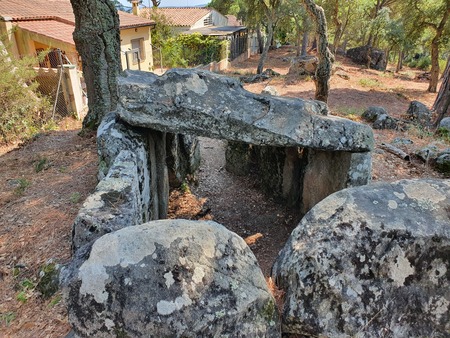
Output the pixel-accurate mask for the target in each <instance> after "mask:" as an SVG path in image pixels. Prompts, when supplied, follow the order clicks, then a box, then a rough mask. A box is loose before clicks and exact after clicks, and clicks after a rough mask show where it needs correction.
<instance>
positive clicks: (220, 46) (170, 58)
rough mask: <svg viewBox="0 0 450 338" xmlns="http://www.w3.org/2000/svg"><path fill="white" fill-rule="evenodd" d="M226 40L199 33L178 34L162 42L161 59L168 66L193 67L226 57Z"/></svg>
mask: <svg viewBox="0 0 450 338" xmlns="http://www.w3.org/2000/svg"><path fill="white" fill-rule="evenodd" d="M226 47H227V41H225V40H219V39H217V38H214V37H210V36H203V35H201V34H199V33H194V34H180V35H178V36H176V37H171V38H169V39H167V40H166V41H165V42H164V46H163V49H162V51H163V59H164V63H165V66H168V67H193V66H197V65H202V64H208V63H210V62H213V61H220V60H222V59H223V58H225V57H226V50H227V48H226Z"/></svg>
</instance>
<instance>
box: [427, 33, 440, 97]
mask: <svg viewBox="0 0 450 338" xmlns="http://www.w3.org/2000/svg"><path fill="white" fill-rule="evenodd" d="M438 82H439V39H436V36H435V37H434V38H433V40H432V41H431V71H430V84H429V85H428V91H429V92H430V93H436V90H437V85H438Z"/></svg>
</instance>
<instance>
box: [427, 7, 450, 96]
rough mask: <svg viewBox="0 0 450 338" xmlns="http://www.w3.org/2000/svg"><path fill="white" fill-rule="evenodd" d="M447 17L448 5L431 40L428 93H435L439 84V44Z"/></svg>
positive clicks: (449, 11)
mask: <svg viewBox="0 0 450 338" xmlns="http://www.w3.org/2000/svg"><path fill="white" fill-rule="evenodd" d="M449 15H450V4H447V11H446V12H445V13H444V16H443V17H442V19H441V22H440V23H439V25H438V26H437V27H435V29H436V35H435V36H434V38H433V40H431V71H430V73H431V77H430V84H429V86H428V91H429V92H430V93H436V90H437V85H438V82H439V43H440V40H441V37H442V32H443V31H444V28H445V24H446V23H447V20H448V17H449Z"/></svg>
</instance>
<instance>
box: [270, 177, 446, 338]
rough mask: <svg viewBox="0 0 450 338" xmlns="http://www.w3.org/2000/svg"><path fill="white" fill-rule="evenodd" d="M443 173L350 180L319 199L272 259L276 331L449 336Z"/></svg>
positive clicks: (352, 334)
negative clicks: (362, 182) (280, 294)
mask: <svg viewBox="0 0 450 338" xmlns="http://www.w3.org/2000/svg"><path fill="white" fill-rule="evenodd" d="M449 206H450V181H448V180H403V181H398V182H395V183H391V184H389V183H381V184H376V185H375V184H374V185H371V186H366V187H360V188H351V189H346V190H342V191H340V192H337V193H335V194H333V195H331V196H329V197H328V198H326V199H325V200H323V201H322V202H321V203H319V204H317V205H316V206H315V207H314V208H313V209H312V210H311V211H310V212H309V213H308V214H307V215H306V216H305V217H304V218H303V219H302V221H301V222H300V224H299V226H298V227H297V228H296V229H295V230H294V232H293V233H292V235H291V237H290V239H289V241H288V242H287V244H286V246H285V247H284V249H283V250H282V251H281V252H280V254H279V256H278V258H277V261H276V263H275V265H274V267H273V272H272V273H273V277H274V278H275V280H276V283H277V284H278V287H279V288H281V289H283V290H284V291H285V292H286V298H285V303H284V309H283V318H282V328H283V329H282V330H283V332H289V333H297V334H302V335H308V336H309V335H313V336H321V337H322V336H324V337H380V335H382V336H388V337H446V336H447V335H448V333H449V332H450V214H449Z"/></svg>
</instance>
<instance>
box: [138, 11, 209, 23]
mask: <svg viewBox="0 0 450 338" xmlns="http://www.w3.org/2000/svg"><path fill="white" fill-rule="evenodd" d="M154 10H156V11H158V13H160V14H162V15H164V16H165V17H166V18H167V19H169V21H170V22H171V23H172V25H173V26H187V27H191V26H192V25H194V24H195V23H196V22H197V21H198V20H200V19H202V18H203V17H205V16H206V15H208V14H209V13H211V12H212V11H213V9H211V8H207V7H158V8H157V9H153V8H142V9H141V13H142V14H145V16H148V15H149V14H150V13H151V12H152V11H154Z"/></svg>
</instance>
